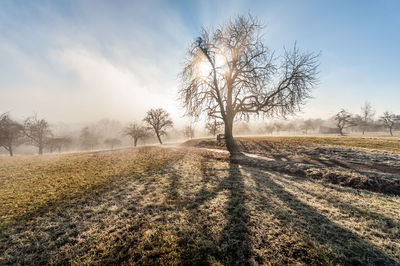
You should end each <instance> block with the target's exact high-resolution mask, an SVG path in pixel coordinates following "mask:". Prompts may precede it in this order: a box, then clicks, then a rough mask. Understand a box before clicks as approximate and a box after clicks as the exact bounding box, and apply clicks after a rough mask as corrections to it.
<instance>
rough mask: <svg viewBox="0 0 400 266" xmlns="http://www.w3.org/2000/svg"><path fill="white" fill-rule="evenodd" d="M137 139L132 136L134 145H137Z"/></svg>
mask: <svg viewBox="0 0 400 266" xmlns="http://www.w3.org/2000/svg"><path fill="white" fill-rule="evenodd" d="M137 141H138V138H134V139H133V145H134V146H135V147H136V145H137Z"/></svg>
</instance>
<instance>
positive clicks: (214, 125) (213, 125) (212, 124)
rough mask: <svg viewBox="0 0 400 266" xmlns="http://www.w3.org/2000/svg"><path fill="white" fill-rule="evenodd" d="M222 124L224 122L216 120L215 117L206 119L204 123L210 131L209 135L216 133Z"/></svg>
mask: <svg viewBox="0 0 400 266" xmlns="http://www.w3.org/2000/svg"><path fill="white" fill-rule="evenodd" d="M223 124H224V122H222V121H218V119H216V118H211V119H208V121H207V123H206V129H207V131H208V133H210V134H211V135H213V136H214V137H215V136H216V135H217V133H218V132H220V131H221V128H222V125H223Z"/></svg>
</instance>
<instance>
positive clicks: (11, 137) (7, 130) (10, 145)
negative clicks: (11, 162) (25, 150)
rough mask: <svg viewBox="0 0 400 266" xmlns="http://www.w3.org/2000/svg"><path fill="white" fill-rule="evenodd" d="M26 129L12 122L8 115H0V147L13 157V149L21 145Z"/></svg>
mask: <svg viewBox="0 0 400 266" xmlns="http://www.w3.org/2000/svg"><path fill="white" fill-rule="evenodd" d="M23 129H24V127H23V126H22V125H21V124H19V123H18V122H16V121H14V120H12V119H11V118H10V115H9V114H8V113H4V114H2V115H0V146H1V147H3V148H4V149H6V150H7V151H8V153H9V154H10V156H13V155H14V153H13V149H14V147H15V146H16V145H18V144H20V143H21V142H20V140H21V137H22V136H23Z"/></svg>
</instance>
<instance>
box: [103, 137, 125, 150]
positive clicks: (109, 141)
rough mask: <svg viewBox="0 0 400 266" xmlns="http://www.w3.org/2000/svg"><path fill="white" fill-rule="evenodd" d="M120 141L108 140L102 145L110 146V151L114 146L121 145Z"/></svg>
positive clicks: (115, 139)
mask: <svg viewBox="0 0 400 266" xmlns="http://www.w3.org/2000/svg"><path fill="white" fill-rule="evenodd" d="M121 143H122V142H121V140H119V139H117V138H109V139H105V140H104V144H106V145H108V146H110V149H111V150H113V149H114V147H115V146H119V145H121Z"/></svg>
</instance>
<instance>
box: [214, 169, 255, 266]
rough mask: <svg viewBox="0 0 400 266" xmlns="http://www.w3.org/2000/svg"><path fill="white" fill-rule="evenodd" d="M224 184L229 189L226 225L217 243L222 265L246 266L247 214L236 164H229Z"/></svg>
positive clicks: (247, 260)
mask: <svg viewBox="0 0 400 266" xmlns="http://www.w3.org/2000/svg"><path fill="white" fill-rule="evenodd" d="M225 183H226V185H227V188H228V189H229V201H228V203H227V206H226V209H227V224H226V226H225V228H224V230H223V233H222V236H221V239H220V242H219V245H220V247H221V248H222V250H223V253H224V258H223V263H225V264H227V265H247V264H250V258H251V255H252V251H251V243H250V230H249V228H248V222H249V212H248V209H247V207H246V196H245V195H246V194H245V185H244V180H243V176H242V174H241V172H240V170H239V166H238V165H237V164H236V163H230V165H229V176H228V178H227V179H226V180H225Z"/></svg>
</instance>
